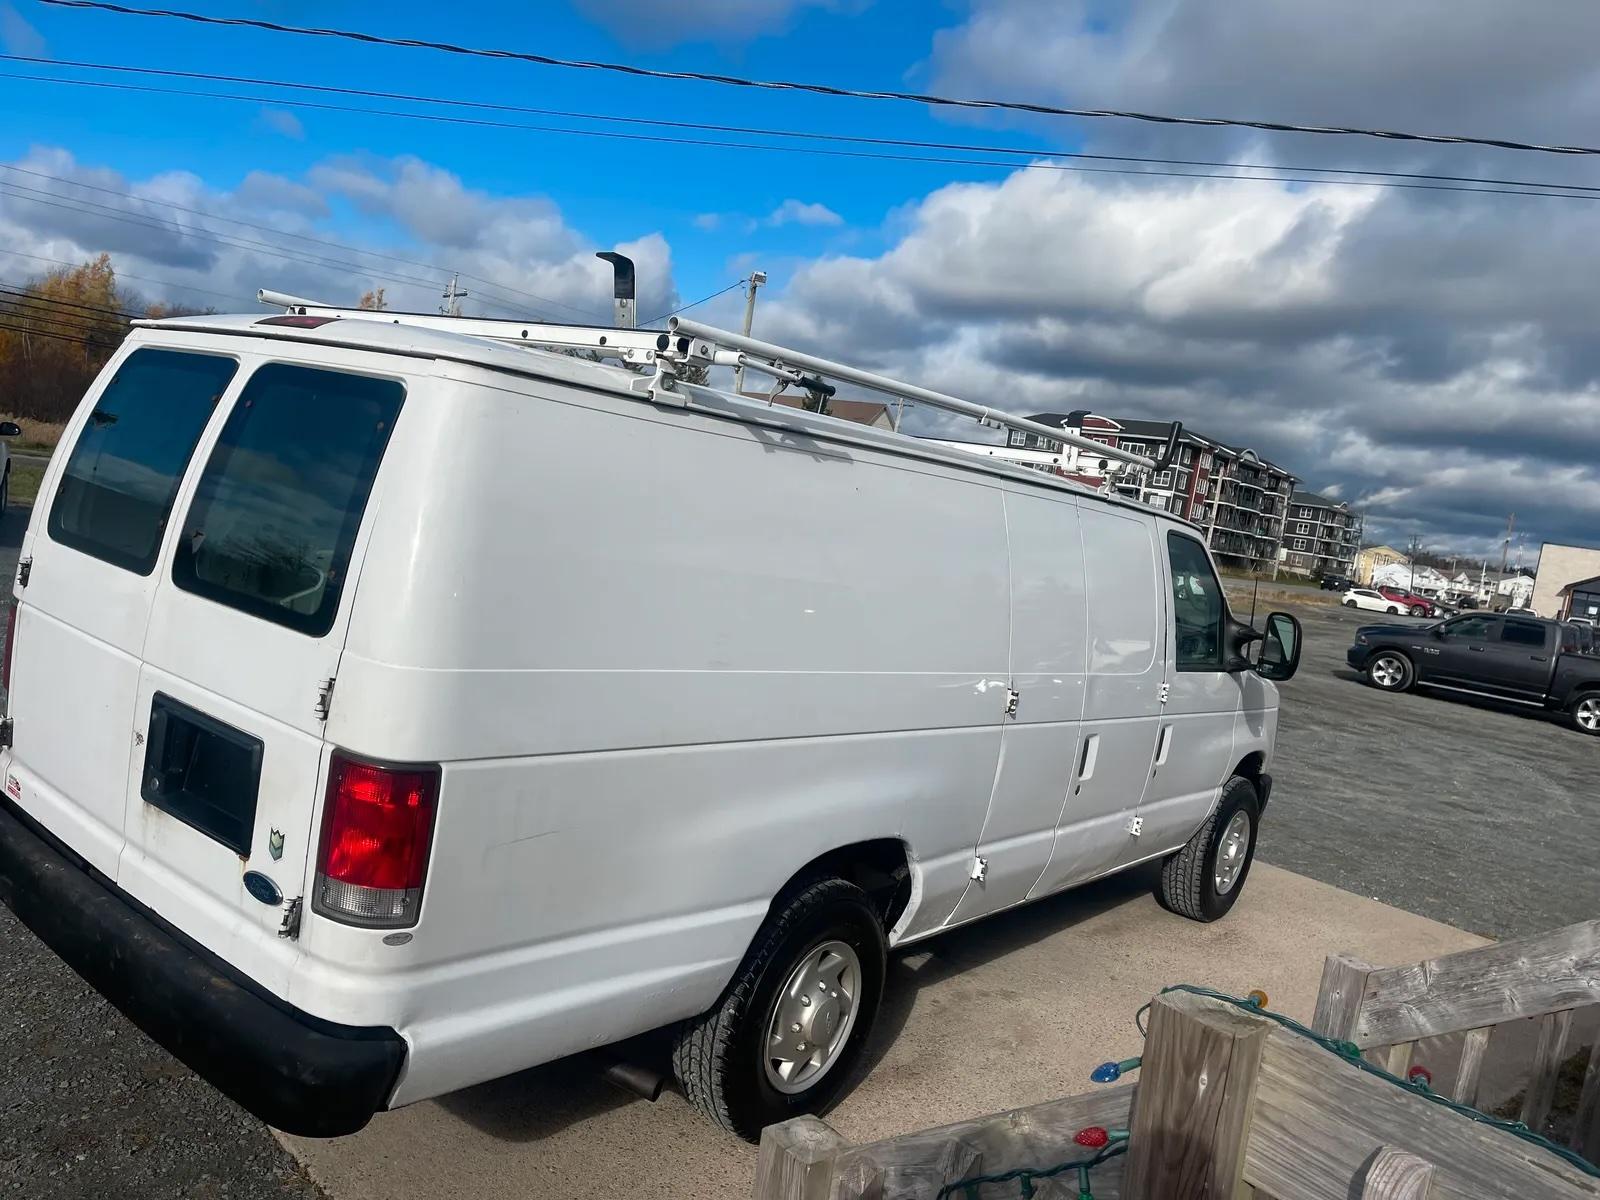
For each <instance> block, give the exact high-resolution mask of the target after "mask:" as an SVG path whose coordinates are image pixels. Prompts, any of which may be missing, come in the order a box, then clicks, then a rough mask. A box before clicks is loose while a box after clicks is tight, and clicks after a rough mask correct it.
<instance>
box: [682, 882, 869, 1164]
mask: <svg viewBox="0 0 1600 1200" xmlns="http://www.w3.org/2000/svg"><path fill="white" fill-rule="evenodd" d="M887 957H888V952H887V948H886V944H885V942H884V935H883V925H882V924H881V922H880V921H879V918H878V913H877V910H876V909H875V908H874V907H873V905H872V901H871V899H870V898H869V897H868V896H867V893H866V892H864V891H862V890H861V889H860V888H859V887H857V886H856V885H855V884H853V883H849V882H847V881H846V880H843V879H831V878H830V879H820V880H817V881H815V882H813V883H811V884H808V885H806V886H804V887H802V888H801V889H800V890H798V891H794V892H790V893H788V894H787V895H785V896H782V897H780V898H779V900H778V902H777V903H776V904H775V905H774V906H773V910H772V912H771V913H769V914H768V916H767V919H766V921H765V923H763V925H762V926H761V929H760V931H759V932H758V933H757V934H756V938H755V941H754V943H752V945H751V947H750V950H749V952H748V953H746V955H745V958H744V962H743V963H741V964H740V966H739V970H738V972H737V973H736V974H735V975H734V977H733V979H732V981H731V982H730V983H729V984H728V986H727V988H726V990H724V992H723V993H722V999H721V1000H720V1001H719V1002H718V1003H717V1006H716V1007H715V1008H713V1009H711V1010H710V1011H709V1012H706V1013H703V1014H701V1015H700V1016H699V1017H696V1018H694V1019H693V1020H691V1021H686V1022H685V1023H684V1024H683V1026H682V1027H681V1028H680V1029H679V1030H678V1034H677V1038H676V1041H675V1044H674V1046H673V1052H672V1067H673V1072H674V1073H675V1074H676V1075H677V1077H678V1082H679V1084H680V1085H682V1087H683V1090H684V1094H685V1095H686V1096H688V1098H689V1099H690V1100H691V1101H692V1102H693V1103H694V1104H695V1105H696V1106H698V1107H699V1108H700V1109H702V1110H703V1111H704V1112H705V1113H706V1115H708V1116H709V1117H710V1118H711V1119H712V1120H714V1121H715V1122H716V1123H717V1124H719V1125H721V1126H722V1127H723V1128H724V1129H727V1130H729V1131H731V1132H733V1133H736V1134H738V1135H739V1136H740V1137H742V1138H744V1139H746V1140H747V1141H752V1142H753V1141H756V1140H757V1139H758V1138H759V1137H760V1136H761V1130H762V1129H763V1128H765V1127H766V1126H768V1125H771V1124H773V1123H774V1122H777V1121H787V1120H788V1119H789V1118H791V1117H796V1116H799V1115H800V1114H802V1113H809V1112H817V1111H818V1110H820V1109H822V1108H823V1107H825V1106H826V1105H827V1104H828V1103H829V1102H830V1101H832V1100H833V1099H834V1097H836V1096H837V1095H838V1094H839V1093H840V1091H842V1090H843V1089H844V1087H845V1085H846V1084H847V1083H849V1081H850V1075H851V1072H852V1070H853V1069H854V1067H855V1065H856V1063H857V1061H858V1060H859V1059H860V1057H861V1048H862V1046H864V1045H865V1044H866V1040H867V1034H868V1032H869V1031H870V1030H871V1028H872V1021H873V1018H874V1017H875V1016H877V1012H878V1002H879V1000H880V999H881V998H882V996H883V975H884V966H885V962H886V960H887Z"/></svg>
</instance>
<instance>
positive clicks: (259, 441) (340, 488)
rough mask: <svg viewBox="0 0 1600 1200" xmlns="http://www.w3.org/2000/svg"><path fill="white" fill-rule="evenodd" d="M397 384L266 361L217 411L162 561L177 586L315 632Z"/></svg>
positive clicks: (335, 584)
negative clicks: (220, 421) (217, 431)
mask: <svg viewBox="0 0 1600 1200" xmlns="http://www.w3.org/2000/svg"><path fill="white" fill-rule="evenodd" d="M404 398H405V388H404V386H402V385H401V384H399V383H396V382H394V381H393V380H387V379H370V378H367V377H366V376H362V375H346V374H343V373H340V372H336V371H324V370H316V369H312V368H310V367H297V366H290V365H289V364H287V363H269V364H267V365H266V366H263V367H262V368H261V369H260V370H258V371H257V372H256V373H255V374H254V375H253V376H251V377H250V380H249V382H247V383H246V384H245V386H244V390H243V391H242V392H240V394H239V399H238V400H237V401H236V402H235V403H234V406H233V411H232V412H231V413H229V414H228V420H227V423H226V424H225V425H224V426H223V427H222V433H221V435H220V436H219V437H218V439H217V447H216V449H215V450H214V451H213V452H212V455H211V461H210V462H208V463H207V464H206V469H205V473H204V474H203V475H201V477H200V483H199V486H198V487H197V489H196V491H195V497H194V503H193V504H192V505H191V506H190V508H189V515H188V519H187V520H186V521H185V522H184V525H183V530H182V534H181V536H180V538H179V540H178V550H177V553H176V555H175V556H174V558H173V563H172V579H173V582H174V583H176V584H177V585H178V586H179V587H180V588H183V589H184V590H185V591H189V592H194V593H196V594H197V595H201V596H205V597H207V598H208V599H211V600H215V601H217V602H218V603H220V604H226V605H229V606H230V607H232V608H237V609H240V610H242V611H244V612H247V613H250V614H251V615H253V616H257V617H260V618H262V619H263V620H267V621H272V622H274V623H276V624H279V625H287V626H288V627H289V628H291V629H296V630H299V631H300V632H301V633H308V634H311V635H312V636H315V637H321V636H322V635H323V634H325V633H327V632H328V630H329V629H330V628H331V627H332V625H333V617H334V613H335V612H336V611H337V610H338V607H339V596H340V593H341V592H342V590H343V588H344V583H345V572H346V570H347V569H348V567H349V565H350V552H351V548H352V547H353V546H354V544H355V540H356V530H357V528H358V527H359V526H360V524H361V516H362V513H364V512H365V511H366V507H367V497H368V495H369V494H370V493H371V491H372V481H373V477H374V476H376V475H377V473H378V463H379V461H380V460H381V459H382V457H383V452H384V448H385V447H386V446H387V445H388V444H389V434H390V433H391V432H392V430H393V429H394V421H395V417H396V416H397V415H398V414H399V412H400V405H401V402H402V400H403V399H404Z"/></svg>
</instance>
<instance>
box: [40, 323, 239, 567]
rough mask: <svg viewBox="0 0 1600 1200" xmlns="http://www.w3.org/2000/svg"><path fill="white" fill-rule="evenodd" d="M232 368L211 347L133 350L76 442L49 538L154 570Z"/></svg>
mask: <svg viewBox="0 0 1600 1200" xmlns="http://www.w3.org/2000/svg"><path fill="white" fill-rule="evenodd" d="M238 369H239V364H238V363H236V362H235V361H234V360H233V359H231V358H221V357H218V356H217V355H214V354H188V353H181V352H179V351H176V350H135V351H134V352H133V353H132V354H130V355H129V356H128V357H127V359H126V360H124V362H123V364H122V365H121V366H120V367H118V368H117V373H116V375H115V376H113V377H112V379H111V382H110V383H108V384H107V385H106V387H105V390H104V391H103V392H101V393H100V398H99V399H98V400H97V401H96V402H95V406H94V411H93V412H92V413H90V414H89V420H88V423H87V424H85V425H84V427H83V429H82V430H81V431H80V432H79V434H78V440H77V443H76V444H75V445H74V446H73V447H72V456H71V457H70V458H68V459H67V466H66V469H65V470H64V471H63V472H62V474H61V486H60V487H59V488H57V489H56V495H55V500H54V501H53V502H52V503H51V505H50V520H49V522H48V524H47V526H46V528H47V529H48V530H49V533H50V538H51V540H52V541H56V542H60V543H61V544H62V545H63V546H70V547H71V548H72V549H74V550H80V551H82V552H83V553H84V554H89V555H93V556H94V557H95V558H98V559H100V560H102V561H103V562H108V563H110V564H111V565H112V566H116V567H121V568H122V569H123V570H126V571H134V572H137V573H138V574H140V575H148V574H150V572H151V571H153V570H154V569H155V565H156V556H157V555H158V554H159V553H160V551H161V538H162V535H163V534H164V533H165V532H166V528H167V519H168V517H169V516H170V515H171V513H172V501H173V499H174V498H175V497H176V496H177V494H178V483H179V481H180V480H181V479H182V478H183V473H184V471H185V470H187V469H188V466H189V459H190V457H191V456H193V454H194V448H195V446H196V445H197V444H198V443H199V441H200V435H201V433H203V432H204V431H205V427H206V422H207V421H209V420H210V419H211V413H212V410H213V409H214V408H215V407H216V403H217V400H218V398H219V397H220V396H221V395H222V393H223V392H224V391H225V390H226V389H227V386H228V384H229V382H230V381H231V380H232V379H233V376H234V373H235V372H236V371H237V370H238Z"/></svg>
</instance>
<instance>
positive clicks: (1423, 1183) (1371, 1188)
mask: <svg viewBox="0 0 1600 1200" xmlns="http://www.w3.org/2000/svg"><path fill="white" fill-rule="evenodd" d="M1433 1176H1434V1170H1433V1164H1432V1163H1429V1162H1424V1161H1423V1160H1422V1159H1420V1158H1418V1157H1417V1156H1416V1155H1415V1154H1407V1153H1406V1152H1405V1151H1404V1150H1396V1149H1394V1148H1393V1147H1392V1146H1385V1147H1384V1148H1383V1149H1382V1150H1380V1151H1378V1157H1377V1158H1375V1159H1373V1160H1372V1165H1371V1166H1370V1167H1368V1168H1367V1178H1366V1182H1365V1183H1364V1184H1362V1187H1361V1200H1429V1198H1430V1197H1431V1196H1432V1195H1433Z"/></svg>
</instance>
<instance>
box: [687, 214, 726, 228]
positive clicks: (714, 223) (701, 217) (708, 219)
mask: <svg viewBox="0 0 1600 1200" xmlns="http://www.w3.org/2000/svg"><path fill="white" fill-rule="evenodd" d="M693 224H694V227H695V228H696V229H698V230H700V231H701V232H703V233H715V232H716V231H717V230H718V229H719V228H721V226H722V214H721V213H714V212H705V213H696V214H695V218H694V222H693Z"/></svg>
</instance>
